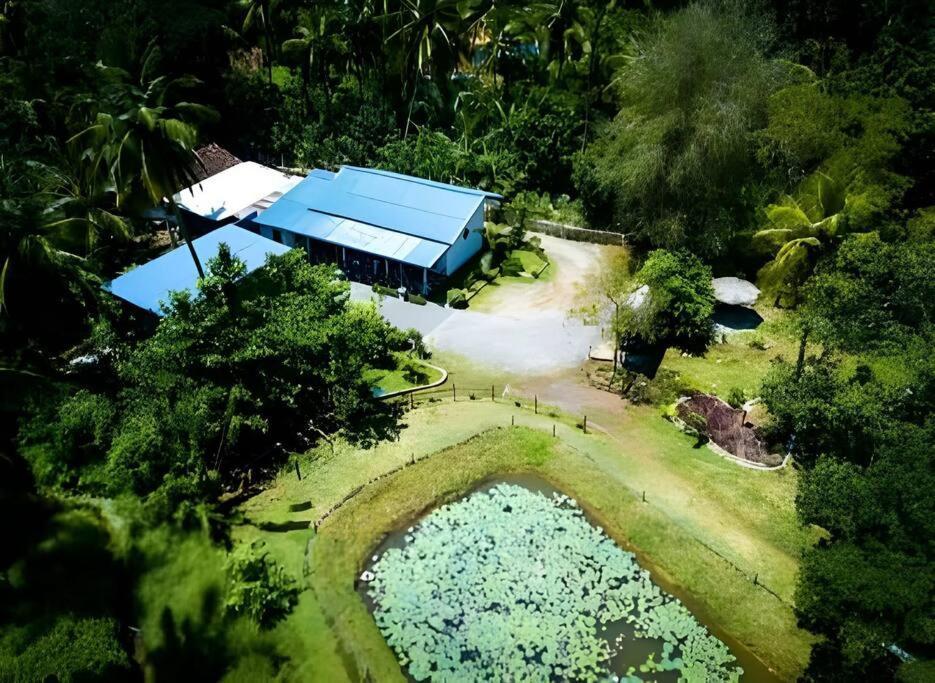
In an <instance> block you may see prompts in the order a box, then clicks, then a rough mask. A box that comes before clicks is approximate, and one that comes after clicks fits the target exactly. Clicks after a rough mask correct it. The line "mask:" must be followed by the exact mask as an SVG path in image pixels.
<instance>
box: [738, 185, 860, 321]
mask: <svg viewBox="0 0 935 683" xmlns="http://www.w3.org/2000/svg"><path fill="white" fill-rule="evenodd" d="M847 205H848V200H847V197H846V195H845V192H844V189H843V187H842V186H841V184H839V183H837V182H835V181H834V180H833V179H832V178H831V177H830V176H828V175H826V174H824V173H821V172H819V173H817V174H815V175H814V176H812V177H811V178H810V179H808V180H807V181H806V182H805V185H804V187H803V190H802V192H801V193H800V199H799V200H798V201H797V200H796V199H794V198H793V197H791V196H788V195H787V196H786V197H785V198H784V200H783V201H782V202H781V203H780V204H770V205H769V206H768V207H766V217H767V219H768V220H769V222H770V227H769V228H765V229H763V230H760V231H759V232H757V233H756V234H754V236H753V240H754V245H755V246H757V247H759V248H760V249H761V250H763V251H767V252H768V253H771V254H773V258H772V259H771V260H770V261H769V262H767V263H766V264H765V265H764V266H763V267H762V268H761V269H760V271H759V273H758V274H757V280H758V282H759V285H760V289H762V290H763V291H764V292H767V293H769V294H772V295H774V296H775V304H776V305H777V306H778V305H780V304H782V303H786V304H789V305H795V304H796V303H797V302H798V289H799V286H800V285H801V284H802V283H803V282H804V281H805V279H806V278H807V277H808V276H809V274H810V273H811V269H812V266H813V264H814V257H815V255H816V254H817V252H818V251H819V250H820V249H821V247H822V246H823V244H824V243H825V242H828V241H831V240H833V239H835V238H836V237H837V236H838V235H839V234H840V233H841V232H843V231H844V230H846V229H847V213H846V212H847Z"/></svg>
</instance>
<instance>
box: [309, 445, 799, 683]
mask: <svg viewBox="0 0 935 683" xmlns="http://www.w3.org/2000/svg"><path fill="white" fill-rule="evenodd" d="M589 460H590V459H589V457H588V456H587V455H586V454H584V453H582V452H579V451H577V450H576V449H574V448H572V447H570V446H568V445H567V444H563V443H562V441H561V439H559V440H553V439H552V438H551V437H550V436H549V435H547V434H543V433H540V432H536V431H532V430H527V429H520V428H517V429H509V428H505V429H499V430H493V431H491V432H487V433H485V434H482V435H480V436H478V437H475V438H473V439H470V440H469V441H467V442H465V443H463V444H460V445H458V446H454V447H453V448H449V449H448V450H447V451H443V452H441V453H438V454H437V455H436V456H432V457H429V458H425V459H424V460H422V461H420V462H418V463H417V464H416V465H413V466H411V467H407V468H405V469H403V470H401V471H400V472H398V473H396V474H394V475H391V476H389V477H386V478H384V479H382V480H380V481H379V482H377V483H376V484H374V485H372V486H369V487H366V488H365V489H364V490H362V491H361V492H360V493H359V494H358V495H357V496H356V497H355V498H353V499H352V500H351V501H349V502H348V503H347V504H346V505H345V506H344V507H342V508H341V509H340V510H339V511H338V512H337V513H335V515H333V516H332V517H331V518H329V519H328V520H326V521H325V523H324V524H322V526H321V528H320V530H319V535H318V537H317V538H316V539H315V541H314V542H313V543H312V544H311V547H310V569H311V571H310V573H309V576H310V581H311V584H312V586H313V588H314V589H315V593H316V596H317V599H318V600H319V601H320V603H321V605H322V607H323V609H324V612H325V614H326V616H327V618H328V621H329V623H330V624H331V625H332V628H333V629H334V631H335V634H336V636H337V640H338V642H339V643H340V646H341V649H342V651H343V653H344V658H345V661H346V662H348V665H349V666H350V667H351V671H350V675H351V677H352V678H355V677H357V676H358V675H361V674H363V672H367V673H369V675H371V676H373V677H375V678H377V679H380V680H385V679H387V678H389V679H395V680H398V679H399V677H400V676H401V672H400V670H399V666H398V664H397V663H396V658H395V656H394V655H393V653H392V652H391V651H390V650H389V648H388V647H387V646H386V644H385V642H384V640H383V637H382V635H381V634H380V632H379V630H378V629H377V627H376V625H375V623H374V621H373V619H372V617H371V616H370V614H369V612H368V610H367V608H366V606H365V605H364V604H363V602H362V601H361V600H360V598H359V596H358V594H357V592H356V591H355V589H354V580H355V578H356V577H357V576H359V574H360V572H361V571H362V570H363V568H364V560H365V558H368V557H369V556H370V554H371V551H372V550H373V549H374V548H375V547H377V546H378V545H379V543H380V542H381V540H382V538H383V537H384V535H385V534H386V533H388V532H389V531H391V530H392V529H394V528H398V527H399V526H401V525H403V526H406V525H408V524H409V523H410V522H411V521H412V520H414V519H417V518H418V517H419V516H421V515H422V514H424V513H425V512H426V511H428V510H430V509H433V508H434V507H436V506H437V505H439V504H442V503H444V502H446V501H450V500H453V499H456V498H458V497H460V496H461V495H463V494H464V493H465V492H467V491H469V490H471V489H472V488H474V487H475V486H477V485H478V483H480V482H482V481H484V480H485V479H488V478H489V477H492V476H495V475H499V473H503V472H506V473H510V472H513V473H517V472H529V471H533V472H535V473H536V474H538V475H541V476H543V477H544V478H545V479H546V480H548V481H550V482H552V483H553V484H554V485H556V486H557V487H558V488H560V489H561V490H564V491H568V492H570V493H572V492H573V493H574V494H577V495H576V498H577V499H578V500H582V501H587V506H586V507H587V511H588V512H589V514H591V515H592V516H593V518H594V519H595V520H597V521H598V523H599V524H600V525H601V526H602V527H603V528H604V529H606V530H607V531H608V533H609V534H610V535H611V537H613V538H614V539H615V540H616V541H617V542H618V543H619V544H620V545H621V546H623V547H625V548H628V549H631V550H632V549H633V546H630V545H629V543H630V542H632V543H633V545H634V546H636V547H638V548H640V549H641V551H643V552H642V553H641V554H640V560H641V563H642V564H643V566H645V567H647V568H649V569H650V570H651V571H652V572H653V578H654V580H657V581H658V582H659V583H660V584H662V585H664V586H665V587H666V589H667V590H669V591H670V592H672V593H673V594H677V595H678V596H679V597H680V598H682V599H683V601H684V602H685V603H686V604H689V606H690V608H691V609H692V611H693V612H695V614H696V615H698V616H699V617H700V618H701V619H702V620H703V621H704V622H706V623H708V624H712V625H713V624H719V625H721V624H722V625H723V629H719V630H720V632H719V633H717V635H718V636H719V637H722V639H724V640H728V639H731V638H733V640H734V641H735V642H736V643H742V645H738V646H737V647H736V649H735V651H736V652H737V653H738V654H740V655H741V657H742V658H743V659H744V662H743V665H744V668H745V669H747V670H748V671H750V672H751V674H752V672H753V671H754V670H755V668H756V663H755V659H759V660H765V661H768V662H770V664H771V665H772V669H773V671H774V672H775V676H776V677H778V678H779V679H793V678H795V677H796V675H797V674H798V672H799V671H800V670H801V668H802V666H804V663H805V661H806V659H807V656H808V647H809V643H810V641H809V639H808V637H807V635H806V634H804V633H803V632H801V631H799V630H798V629H797V627H796V625H795V620H794V615H792V613H791V610H790V609H788V607H786V606H784V605H782V603H780V602H778V601H777V600H776V598H775V597H773V596H771V595H769V594H768V593H766V592H765V591H763V590H761V589H758V588H757V587H756V586H754V585H752V584H751V583H750V582H748V581H746V580H745V579H744V578H743V577H742V576H739V575H737V574H736V573H734V570H733V569H732V568H731V567H729V566H727V563H725V562H724V560H723V559H722V558H720V557H718V556H717V555H716V554H714V553H712V552H710V550H708V549H707V548H706V547H705V546H704V545H703V544H699V543H698V542H697V541H696V540H695V539H693V538H692V537H691V536H688V535H686V533H685V531H684V530H683V529H681V528H680V527H679V526H677V525H673V524H672V522H671V520H669V519H668V518H667V517H666V516H665V515H664V514H663V513H662V512H661V511H660V510H658V509H656V508H655V507H654V506H651V505H646V504H643V503H641V501H640V500H639V498H638V497H636V496H634V495H633V493H632V492H630V491H628V490H626V489H621V488H619V486H616V485H614V483H613V482H612V481H609V480H608V478H607V477H606V475H605V474H604V473H603V472H602V471H601V470H600V469H599V468H598V467H596V466H594V463H592V462H590V461H589ZM661 567H665V568H666V569H665V570H663V569H661ZM675 577H679V578H678V579H676V578H675ZM702 596H703V599H702ZM744 649H745V650H747V651H748V652H749V653H750V654H749V658H748V657H747V656H745V655H743V650H744ZM760 668H761V669H763V671H764V678H762V679H758V680H774V679H775V678H769V675H770V671H769V668H767V667H762V666H761V667H760Z"/></svg>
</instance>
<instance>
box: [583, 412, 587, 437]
mask: <svg viewBox="0 0 935 683" xmlns="http://www.w3.org/2000/svg"><path fill="white" fill-rule="evenodd" d="M582 427H584V433H585V434H587V433H588V416H587V415H585V416H584V423H583V424H582Z"/></svg>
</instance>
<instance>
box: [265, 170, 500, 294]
mask: <svg viewBox="0 0 935 683" xmlns="http://www.w3.org/2000/svg"><path fill="white" fill-rule="evenodd" d="M501 198H502V197H501V196H500V195H497V194H493V193H491V192H484V191H483V190H474V189H470V188H465V187H457V186H455V185H448V184H445V183H438V182H434V181H431V180H424V179H422V178H414V177H412V176H406V175H400V174H398V173H390V172H388V171H380V170H375V169H367V168H357V167H354V166H344V167H342V168H341V170H340V171H338V172H337V173H332V172H330V171H324V170H321V169H315V170H313V171H312V172H311V173H310V174H309V175H308V177H306V178H305V179H304V180H302V181H301V182H300V183H299V184H298V185H296V186H295V187H294V188H293V189H291V190H290V191H289V192H287V193H286V194H285V195H284V196H283V197H282V198H281V199H279V200H278V201H277V202H276V203H274V204H273V205H272V206H271V207H270V208H269V209H267V210H266V211H264V212H263V213H261V214H259V215H258V216H257V217H256V218H254V219H252V221H251V224H252V225H254V226H256V227H257V228H258V229H259V231H260V234H262V235H264V236H266V237H269V238H270V239H273V240H275V241H277V242H283V243H284V244H288V245H290V246H301V247H303V248H304V249H306V251H307V252H308V254H309V258H310V259H311V260H312V261H313V262H336V263H338V264H339V265H340V266H341V267H342V268H343V269H344V271H345V272H346V273H347V274H348V276H349V277H350V278H351V279H352V280H357V281H359V282H365V283H374V282H381V283H384V284H387V285H390V286H393V287H405V288H407V289H409V290H412V291H417V292H421V293H423V294H425V293H427V292H428V291H429V289H430V288H431V286H432V284H433V283H434V282H437V281H440V280H442V279H444V278H446V277H447V276H450V275H451V274H452V273H454V272H455V271H457V270H458V269H459V268H460V267H461V266H463V265H464V264H465V263H466V262H467V261H469V260H470V259H471V257H472V256H474V255H475V254H477V253H478V252H479V251H480V250H481V249H482V247H483V244H484V237H483V229H484V217H485V208H486V205H487V201H488V200H498V199H501Z"/></svg>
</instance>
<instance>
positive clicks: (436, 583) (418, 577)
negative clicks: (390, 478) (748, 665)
mask: <svg viewBox="0 0 935 683" xmlns="http://www.w3.org/2000/svg"><path fill="white" fill-rule="evenodd" d="M370 569H371V571H372V572H373V574H374V575H375V576H374V578H373V581H372V582H371V583H370V585H369V587H368V593H367V594H368V596H369V598H370V600H371V601H372V608H373V613H374V618H375V620H376V623H377V626H378V627H379V629H380V631H381V632H382V634H383V636H384V638H385V639H386V641H387V643H388V644H389V646H390V647H391V648H392V649H393V651H394V652H395V653H396V656H397V658H398V659H399V662H400V664H401V665H402V666H403V667H404V668H405V669H406V670H407V672H408V674H409V676H410V677H411V678H413V679H415V680H418V681H421V680H430V679H431V680H453V679H457V680H491V679H506V680H542V681H547V680H569V679H571V680H585V681H597V680H634V681H635V680H642V679H643V677H644V676H645V677H646V678H648V679H650V680H672V681H674V680H686V681H712V680H739V678H740V676H741V675H742V673H743V671H742V669H740V667H739V666H738V665H737V663H736V660H735V659H734V657H733V655H732V654H731V652H730V650H729V649H728V648H727V646H726V645H725V644H724V643H723V642H721V641H720V640H718V639H717V638H715V637H714V636H713V635H711V634H710V633H709V632H708V630H707V629H706V628H705V627H704V626H703V625H702V624H700V623H699V622H698V621H697V619H695V617H694V616H693V615H692V614H691V612H690V611H689V610H688V609H687V608H686V607H685V606H684V605H682V604H681V603H680V602H679V601H678V600H677V599H675V598H674V597H672V596H670V595H668V594H667V593H665V592H663V591H662V590H661V589H660V588H659V587H658V586H656V585H655V584H654V583H653V582H652V579H651V578H650V576H649V573H648V572H647V571H646V570H644V569H642V568H641V567H640V566H639V565H638V564H637V562H636V557H635V556H634V555H633V554H632V553H630V552H627V551H625V550H623V549H621V548H620V547H619V546H617V545H616V543H614V542H613V540H611V539H610V538H608V537H607V536H606V535H605V534H604V533H603V532H602V531H601V530H600V529H598V528H596V527H595V526H593V525H592V524H591V523H590V522H589V521H588V519H587V518H586V517H585V516H584V514H583V513H582V512H581V510H580V509H579V508H578V506H577V504H576V503H575V501H574V500H572V499H570V498H567V497H565V496H562V495H560V494H555V495H550V496H548V495H543V494H542V493H540V492H537V491H533V490H530V489H528V488H525V487H523V486H517V485H513V484H498V485H496V486H493V487H492V488H489V489H486V490H479V491H477V492H475V493H473V494H471V495H470V496H468V497H467V498H464V499H462V500H460V501H457V502H454V503H451V504H449V505H445V506H443V507H440V508H438V509H437V510H435V511H433V512H432V513H430V514H429V515H427V516H426V517H425V518H424V519H423V520H422V521H421V522H420V523H419V524H418V526H417V527H416V528H413V529H410V530H409V532H408V533H407V534H406V536H405V538H404V540H403V543H402V544H401V545H399V546H398V547H393V546H391V547H389V548H388V549H386V551H385V552H384V553H383V554H382V556H378V557H377V558H376V559H375V561H374V563H373V564H372V566H371V568H370ZM368 578H369V577H368Z"/></svg>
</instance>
